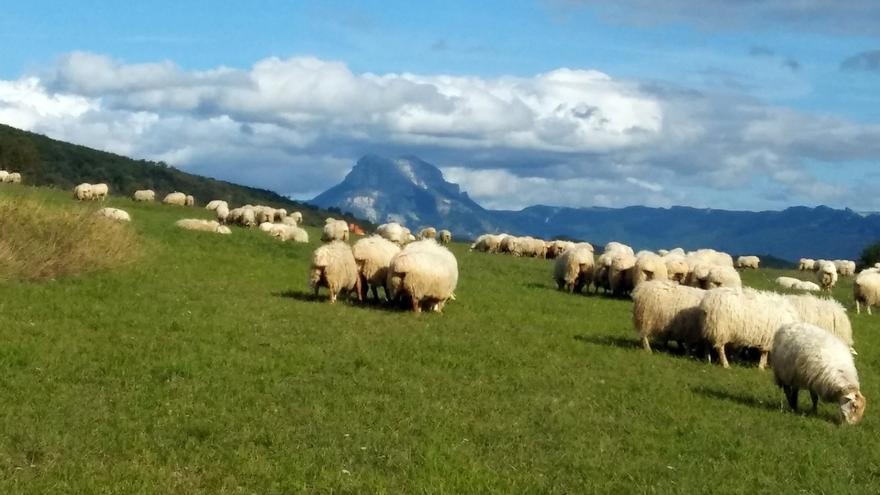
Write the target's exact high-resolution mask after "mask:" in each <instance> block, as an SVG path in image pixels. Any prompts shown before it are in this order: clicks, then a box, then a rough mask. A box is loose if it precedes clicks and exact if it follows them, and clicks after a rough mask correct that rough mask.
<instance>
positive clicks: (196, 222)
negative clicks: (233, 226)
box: [174, 218, 232, 234]
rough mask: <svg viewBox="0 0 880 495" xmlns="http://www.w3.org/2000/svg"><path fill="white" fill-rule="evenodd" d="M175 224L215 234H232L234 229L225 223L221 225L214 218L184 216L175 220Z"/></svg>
mask: <svg viewBox="0 0 880 495" xmlns="http://www.w3.org/2000/svg"><path fill="white" fill-rule="evenodd" d="M174 225H176V226H178V227H180V228H181V229H185V230H197V231H201V232H213V233H215V234H231V233H232V231H231V230H229V227H227V226H225V225H220V224H219V223H217V222H215V221H213V220H202V219H201V218H184V219H181V220H178V221H176V222H174Z"/></svg>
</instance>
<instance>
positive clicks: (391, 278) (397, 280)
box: [388, 272, 406, 300]
mask: <svg viewBox="0 0 880 495" xmlns="http://www.w3.org/2000/svg"><path fill="white" fill-rule="evenodd" d="M405 276H406V274H405V273H391V272H388V290H389V291H390V299H392V300H394V299H397V298H398V297H400V294H401V292H403V278H404V277H405Z"/></svg>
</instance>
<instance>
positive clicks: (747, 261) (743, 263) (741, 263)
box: [736, 256, 761, 270]
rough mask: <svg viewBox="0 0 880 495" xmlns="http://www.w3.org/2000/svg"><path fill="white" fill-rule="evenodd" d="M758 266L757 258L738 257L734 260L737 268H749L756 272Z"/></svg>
mask: <svg viewBox="0 0 880 495" xmlns="http://www.w3.org/2000/svg"><path fill="white" fill-rule="evenodd" d="M760 264H761V259H760V258H758V257H757V256H740V257H738V258H737V259H736V267H737V268H751V269H753V270H757V269H758V265H760Z"/></svg>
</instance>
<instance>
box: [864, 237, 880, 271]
mask: <svg viewBox="0 0 880 495" xmlns="http://www.w3.org/2000/svg"><path fill="white" fill-rule="evenodd" d="M877 262H880V242H875V243H873V244H871V245H869V246H867V247H865V249H863V250H862V255H861V256H860V257H859V265H860V266H862V267H869V266H874V263H877Z"/></svg>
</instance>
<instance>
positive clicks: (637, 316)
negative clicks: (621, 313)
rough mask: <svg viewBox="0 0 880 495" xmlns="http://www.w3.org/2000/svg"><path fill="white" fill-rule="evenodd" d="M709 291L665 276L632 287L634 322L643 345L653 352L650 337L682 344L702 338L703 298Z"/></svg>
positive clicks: (699, 340) (698, 340) (693, 342)
mask: <svg viewBox="0 0 880 495" xmlns="http://www.w3.org/2000/svg"><path fill="white" fill-rule="evenodd" d="M705 293H706V291H705V290H703V289H697V288H695V287H688V286H685V285H679V284H675V283H673V282H670V281H666V280H651V281H646V282H642V283H640V284H639V286H638V287H636V288H635V290H633V294H632V298H633V324H634V325H635V328H636V332H638V334H639V337H640V338H641V340H642V347H644V348H645V350H646V351H648V352H651V343H650V340H651V338H652V337H653V338H656V339H660V340H665V341H667V342H668V341H670V340H674V341H676V342H677V343H678V344H679V345H680V346H681V345H687V344H696V343H699V342H701V341H702V335H701V332H700V321H701V320H700V316H701V313H700V301H702V299H703V295H705Z"/></svg>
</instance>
